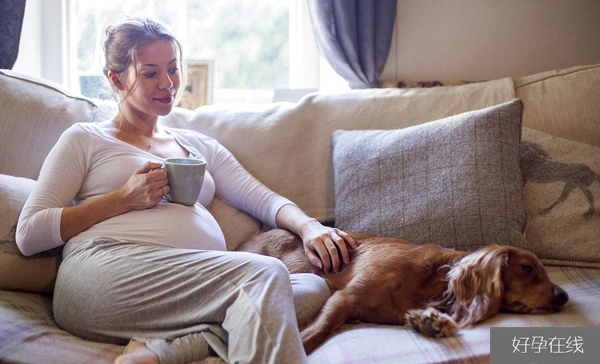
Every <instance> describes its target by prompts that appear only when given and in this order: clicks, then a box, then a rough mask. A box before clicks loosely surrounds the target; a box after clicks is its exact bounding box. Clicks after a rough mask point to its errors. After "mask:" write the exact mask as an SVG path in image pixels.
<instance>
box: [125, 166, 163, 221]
mask: <svg viewBox="0 0 600 364" xmlns="http://www.w3.org/2000/svg"><path fill="white" fill-rule="evenodd" d="M161 166H162V164H161V163H153V162H146V164H144V165H143V166H141V167H139V168H138V169H136V170H135V172H134V173H133V175H131V177H129V180H127V182H126V183H125V184H124V185H123V186H121V187H120V188H119V189H118V190H117V192H118V193H119V195H120V196H121V198H122V200H123V201H124V203H125V205H126V206H127V208H128V209H129V210H143V209H147V208H151V207H154V206H156V205H158V203H159V202H160V200H161V199H162V196H163V195H164V194H166V193H168V192H169V191H170V188H169V186H168V185H167V183H169V180H168V179H167V172H165V171H164V170H162V169H160V167H161Z"/></svg>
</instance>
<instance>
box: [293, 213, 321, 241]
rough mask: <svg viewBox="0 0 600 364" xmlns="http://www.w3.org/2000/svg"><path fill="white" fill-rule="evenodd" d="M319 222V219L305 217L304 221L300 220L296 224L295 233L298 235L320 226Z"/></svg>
mask: <svg viewBox="0 0 600 364" xmlns="http://www.w3.org/2000/svg"><path fill="white" fill-rule="evenodd" d="M320 226H321V223H320V222H319V220H317V219H315V218H312V217H309V218H307V219H306V220H305V221H302V222H300V224H299V226H298V231H297V234H298V235H300V237H302V236H304V235H306V234H307V233H308V232H309V231H310V230H311V229H314V228H316V227H320Z"/></svg>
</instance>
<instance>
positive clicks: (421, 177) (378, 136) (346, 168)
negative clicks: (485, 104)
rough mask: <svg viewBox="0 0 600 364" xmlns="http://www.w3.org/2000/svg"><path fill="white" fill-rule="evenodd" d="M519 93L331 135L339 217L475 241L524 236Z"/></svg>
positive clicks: (468, 243)
mask: <svg viewBox="0 0 600 364" xmlns="http://www.w3.org/2000/svg"><path fill="white" fill-rule="evenodd" d="M522 113H523V102H522V101H521V100H520V99H515V100H512V101H509V102H507V103H504V104H501V105H497V106H493V107H489V108H486V109H482V110H477V111H471V112H467V113H463V114H459V115H455V116H451V117H448V118H445V119H441V120H438V121H433V122H429V123H426V124H421V125H418V126H413V127H409V128H405V129H399V130H356V131H344V130H338V131H336V132H335V133H334V134H333V148H334V150H333V164H334V174H335V191H336V192H335V200H336V209H335V215H336V225H337V226H338V227H339V228H340V229H343V230H350V231H356V232H363V233H371V234H375V235H379V236H386V237H394V238H400V239H405V240H408V241H411V242H413V243H417V244H430V243H431V244H439V245H441V246H445V247H449V248H455V249H458V250H467V251H468V250H474V249H476V248H478V247H481V246H483V245H487V244H500V245H512V246H516V247H520V248H525V249H530V246H529V243H528V242H527V241H526V240H525V238H524V237H523V231H524V227H525V222H526V213H525V207H524V204H523V197H522V185H521V181H522V179H521V170H520V168H519V144H520V141H521V122H522V120H521V117H522Z"/></svg>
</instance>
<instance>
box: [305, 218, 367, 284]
mask: <svg viewBox="0 0 600 364" xmlns="http://www.w3.org/2000/svg"><path fill="white" fill-rule="evenodd" d="M299 235H300V237H301V238H302V241H303V244H304V253H305V254H306V256H307V257H308V259H309V260H310V262H311V263H312V264H313V265H315V266H317V267H319V268H322V269H323V272H325V273H330V272H333V273H338V272H339V271H340V268H341V264H340V258H339V257H340V255H341V256H342V259H343V261H344V263H345V264H348V263H350V255H349V254H348V247H347V246H346V244H347V245H348V246H350V248H352V249H356V243H355V242H354V240H353V239H352V237H351V236H350V235H348V234H347V233H346V232H344V231H342V230H339V229H335V228H330V227H327V226H323V225H321V223H319V222H318V221H316V220H313V221H311V222H310V223H307V224H305V225H304V226H302V229H301V231H300V234H299ZM338 252H339V253H340V254H338ZM332 268H333V269H332Z"/></svg>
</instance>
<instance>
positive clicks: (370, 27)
mask: <svg viewBox="0 0 600 364" xmlns="http://www.w3.org/2000/svg"><path fill="white" fill-rule="evenodd" d="M396 2H397V0H308V4H309V10H310V19H311V22H312V26H313V31H314V33H315V40H316V42H317V47H318V48H319V51H320V52H321V55H323V56H324V57H325V58H326V59H327V62H329V64H330V65H331V67H332V68H333V69H334V70H335V71H336V72H337V73H338V74H339V75H340V76H342V77H343V78H345V79H346V80H347V81H348V83H349V85H350V87H352V88H371V87H379V75H380V74H381V72H382V71H383V67H384V66H385V62H386V60H387V56H388V52H389V50H390V43H391V40H392V32H393V29H394V21H395V19H396Z"/></svg>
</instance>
